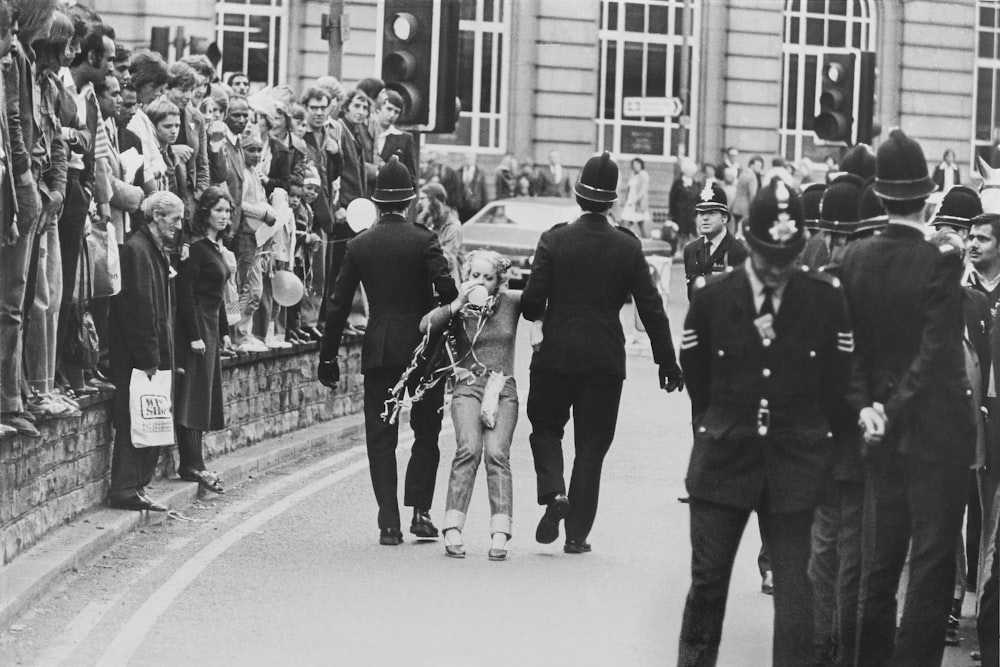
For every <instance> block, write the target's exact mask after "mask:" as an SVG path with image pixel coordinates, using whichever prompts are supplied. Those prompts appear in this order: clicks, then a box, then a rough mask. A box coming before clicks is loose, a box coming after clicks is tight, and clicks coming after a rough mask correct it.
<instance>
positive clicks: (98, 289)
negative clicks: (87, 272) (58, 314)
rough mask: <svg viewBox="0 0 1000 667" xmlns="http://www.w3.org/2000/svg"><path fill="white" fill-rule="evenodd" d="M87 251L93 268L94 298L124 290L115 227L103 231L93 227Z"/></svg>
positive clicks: (106, 227)
mask: <svg viewBox="0 0 1000 667" xmlns="http://www.w3.org/2000/svg"><path fill="white" fill-rule="evenodd" d="M87 251H88V252H89V253H90V261H91V267H92V276H93V286H94V287H93V291H94V293H93V297H94V298H95V299H100V298H101V297H106V296H114V295H115V294H118V293H119V292H120V291H121V289H122V276H121V261H120V259H119V256H118V241H117V239H116V238H115V228H114V226H112V225H106V226H104V228H103V229H102V228H101V227H99V226H97V225H92V226H91V228H90V234H89V235H87Z"/></svg>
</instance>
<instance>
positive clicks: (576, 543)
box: [563, 540, 591, 554]
mask: <svg viewBox="0 0 1000 667" xmlns="http://www.w3.org/2000/svg"><path fill="white" fill-rule="evenodd" d="M563 551H564V552H566V553H568V554H589V553H590V552H591V548H590V542H585V541H583V540H566V544H564V545H563Z"/></svg>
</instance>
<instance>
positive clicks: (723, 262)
mask: <svg viewBox="0 0 1000 667" xmlns="http://www.w3.org/2000/svg"><path fill="white" fill-rule="evenodd" d="M706 243H708V240H707V239H706V238H705V237H704V236H700V237H698V238H697V239H695V240H694V241H692V242H691V243H688V244H687V245H686V246H684V275H685V277H686V278H687V285H688V298H690V297H691V286H692V285H693V284H694V281H695V279H697V278H698V277H700V276H710V275H712V274H713V273H722V272H724V271H726V270H727V269H729V268H731V267H736V266H740V265H741V264H743V262H745V261H746V258H747V249H746V248H745V247H744V246H743V243H741V242H740V241H739V239H737V238H736V237H735V236H733V235H732V234H730V233H729V232H728V231H727V232H726V234H725V235H724V236H723V237H722V240H721V241H719V247H718V248H716V249H715V252H713V253H712V255H711V256H709V257H706V256H705V244H706Z"/></svg>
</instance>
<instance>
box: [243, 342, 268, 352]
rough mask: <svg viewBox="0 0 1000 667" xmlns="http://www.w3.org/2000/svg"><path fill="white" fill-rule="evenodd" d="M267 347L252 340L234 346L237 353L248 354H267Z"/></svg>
mask: <svg viewBox="0 0 1000 667" xmlns="http://www.w3.org/2000/svg"><path fill="white" fill-rule="evenodd" d="M267 349H268V348H267V346H266V345H264V344H263V343H262V342H260V341H258V340H254V339H247V340H245V341H243V342H242V343H240V344H239V345H237V346H236V351H237V352H243V353H249V352H267Z"/></svg>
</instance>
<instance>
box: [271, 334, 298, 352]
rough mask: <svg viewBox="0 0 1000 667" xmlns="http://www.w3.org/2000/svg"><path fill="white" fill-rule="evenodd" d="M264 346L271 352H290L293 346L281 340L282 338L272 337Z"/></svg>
mask: <svg viewBox="0 0 1000 667" xmlns="http://www.w3.org/2000/svg"><path fill="white" fill-rule="evenodd" d="M264 345H266V346H267V347H268V349H270V350H290V349H292V344H291V343H289V342H288V341H285V340H281V339H280V338H277V337H274V336H271V337H269V338H267V339H266V340H265V341H264Z"/></svg>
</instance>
